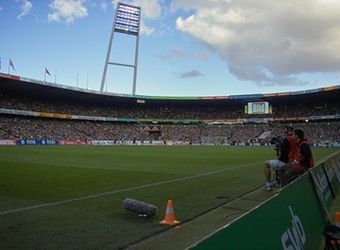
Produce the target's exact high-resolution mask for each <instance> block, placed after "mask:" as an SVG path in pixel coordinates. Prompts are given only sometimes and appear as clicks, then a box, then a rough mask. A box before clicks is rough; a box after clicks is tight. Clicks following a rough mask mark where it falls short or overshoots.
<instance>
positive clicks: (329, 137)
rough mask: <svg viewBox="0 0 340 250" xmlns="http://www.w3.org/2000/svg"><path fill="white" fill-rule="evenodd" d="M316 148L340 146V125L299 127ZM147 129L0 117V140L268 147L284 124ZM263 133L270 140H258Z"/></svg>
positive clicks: (116, 124)
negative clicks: (206, 142) (211, 142)
mask: <svg viewBox="0 0 340 250" xmlns="http://www.w3.org/2000/svg"><path fill="white" fill-rule="evenodd" d="M293 126H294V127H296V128H302V129H304V130H305V134H306V137H307V138H308V140H309V141H310V142H312V143H314V144H326V143H334V142H337V143H340V122H332V123H327V122H324V123H299V124H294V125H293ZM146 127H149V126H148V125H143V124H138V123H135V124H128V123H114V122H96V121H76V120H62V119H49V118H33V117H31V118H29V117H21V116H0V139H55V140H82V141H83V140H117V141H136V140H138V141H153V140H160V141H187V142H191V143H195V144H201V143H204V141H202V140H203V138H217V137H219V138H223V140H222V141H220V143H222V142H223V143H229V144H239V143H260V142H261V143H269V141H270V139H271V138H272V137H273V136H279V135H282V131H283V125H282V124H279V125H278V124H275V125H273V124H247V125H203V124H197V125H157V126H155V127H156V128H157V129H156V130H152V129H146ZM264 132H270V133H268V136H267V137H266V138H264V139H262V140H259V137H260V135H262V134H263V133H264Z"/></svg>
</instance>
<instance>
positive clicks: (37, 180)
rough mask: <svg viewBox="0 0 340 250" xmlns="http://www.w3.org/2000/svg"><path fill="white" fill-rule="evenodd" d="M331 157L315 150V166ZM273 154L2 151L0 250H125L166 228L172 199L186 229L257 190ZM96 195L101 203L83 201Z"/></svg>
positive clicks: (255, 150)
mask: <svg viewBox="0 0 340 250" xmlns="http://www.w3.org/2000/svg"><path fill="white" fill-rule="evenodd" d="M334 151H335V149H324V148H320V149H317V148H315V149H313V152H314V156H315V159H322V158H324V157H325V156H327V155H329V154H331V153H332V152H334ZM274 153H275V152H274V150H273V148H272V147H152V146H144V147H132V146H126V147H124V146H119V147H82V146H80V147H72V146H63V147H61V146H51V147H49V146H44V147H43V146H32V147H31V146H22V147H0V221H1V223H0V249H20V248H25V249H66V248H67V249H104V248H109V249H118V248H122V247H125V246H127V245H129V244H131V243H133V242H136V241H138V240H141V239H142V238H146V237H148V236H150V235H153V234H155V233H158V232H160V231H163V230H165V229H167V228H168V227H167V226H163V225H160V224H159V221H160V220H162V219H163V217H164V213H165V209H166V202H167V200H168V199H170V198H171V199H173V201H174V206H175V212H176V217H177V218H178V219H179V220H181V221H188V220H190V219H192V218H195V217H196V216H199V215H200V214H202V213H204V212H206V211H208V210H209V209H211V208H213V207H216V206H218V205H220V204H222V203H223V202H226V201H228V200H232V199H233V198H235V197H237V196H239V195H241V194H243V193H246V192H248V191H250V190H252V189H254V188H256V187H259V186H260V185H261V184H263V182H264V177H263V161H264V160H265V159H270V158H273V157H274ZM247 164H248V165H247ZM113 191H114V192H113ZM105 192H111V193H107V194H105ZM96 194H102V195H101V196H97V197H88V198H86V196H89V195H96ZM79 197H80V198H81V197H83V199H80V200H70V199H75V198H79ZM127 197H129V198H133V199H138V200H142V201H145V202H149V203H151V204H154V205H156V206H157V207H158V208H159V214H158V216H157V217H156V218H140V217H138V216H137V215H135V214H133V213H131V212H128V211H126V210H125V209H124V208H123V206H122V201H123V200H124V199H125V198H127ZM63 201H66V202H65V203H62V204H61V202H63ZM49 203H51V204H50V205H47V206H45V207H40V208H35V209H29V210H25V211H18V212H14V209H18V208H23V207H30V206H35V205H41V204H49ZM5 211H10V212H11V211H13V212H11V213H8V214H4V212H5Z"/></svg>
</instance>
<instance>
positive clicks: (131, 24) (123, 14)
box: [114, 3, 141, 36]
mask: <svg viewBox="0 0 340 250" xmlns="http://www.w3.org/2000/svg"><path fill="white" fill-rule="evenodd" d="M140 13H141V11H140V7H135V6H131V5H127V4H123V3H118V6H117V12H116V20H115V27H114V29H115V32H120V33H126V34H129V35H136V36H138V33H139V26H140Z"/></svg>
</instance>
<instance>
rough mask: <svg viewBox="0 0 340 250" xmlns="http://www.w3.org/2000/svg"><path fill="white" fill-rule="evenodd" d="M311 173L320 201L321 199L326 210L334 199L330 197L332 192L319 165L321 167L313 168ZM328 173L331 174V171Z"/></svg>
mask: <svg viewBox="0 0 340 250" xmlns="http://www.w3.org/2000/svg"><path fill="white" fill-rule="evenodd" d="M311 171H312V172H313V174H314V177H315V180H314V181H315V186H316V188H317V189H318V191H319V193H320V195H321V199H323V201H324V203H325V205H326V207H327V209H329V208H330V206H331V204H332V202H333V199H334V197H333V196H332V191H331V188H330V185H329V184H328V181H327V176H326V174H325V171H324V167H323V165H322V164H321V165H318V166H316V167H314V168H313V169H312V170H311ZM329 172H330V173H331V171H329ZM332 172H333V171H332ZM333 173H334V172H333ZM333 175H334V174H333Z"/></svg>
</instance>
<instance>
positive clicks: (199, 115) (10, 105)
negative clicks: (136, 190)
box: [0, 93, 340, 120]
mask: <svg viewBox="0 0 340 250" xmlns="http://www.w3.org/2000/svg"><path fill="white" fill-rule="evenodd" d="M141 105H142V106H141ZM141 105H137V104H135V105H126V104H125V105H124V104H122V103H110V104H107V103H106V104H105V105H104V104H96V103H76V102H71V101H69V102H66V101H56V100H54V101H51V100H46V99H36V98H30V97H16V96H9V95H7V94H4V93H0V108H6V109H16V110H26V111H36V112H50V113H59V114H69V115H85V116H100V117H120V118H140V119H154V118H156V119H197V120H213V119H237V118H249V117H251V118H254V116H251V115H246V114H245V113H244V105H245V104H241V103H238V104H235V105H221V104H219V105H214V106H211V105H200V106H197V105H187V104H186V105H169V104H168V105H167V104H162V105H153V106H152V105H151V106H150V105H149V106H143V104H141ZM334 114H340V103H339V102H338V103H337V104H334V103H332V104H331V105H330V104H328V103H327V102H321V103H320V102H316V103H304V104H303V105H302V104H299V105H298V106H296V104H294V105H289V104H282V105H275V104H273V107H272V114H267V115H262V116H259V115H258V116H257V117H267V118H270V117H305V116H314V115H334Z"/></svg>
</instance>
